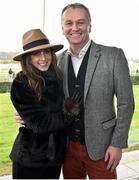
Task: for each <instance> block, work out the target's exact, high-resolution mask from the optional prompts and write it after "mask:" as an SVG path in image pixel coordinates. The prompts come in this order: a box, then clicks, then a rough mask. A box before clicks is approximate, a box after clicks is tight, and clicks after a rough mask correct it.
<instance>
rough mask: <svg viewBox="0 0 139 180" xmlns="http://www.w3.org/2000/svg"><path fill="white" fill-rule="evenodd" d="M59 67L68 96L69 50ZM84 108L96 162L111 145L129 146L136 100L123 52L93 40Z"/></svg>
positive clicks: (60, 58) (87, 136)
mask: <svg viewBox="0 0 139 180" xmlns="http://www.w3.org/2000/svg"><path fill="white" fill-rule="evenodd" d="M58 66H59V67H60V69H61V70H62V72H63V76H64V81H63V86H64V92H65V96H66V97H68V96H69V92H68V81H67V72H68V53H67V51H64V52H62V53H61V54H59V55H58ZM115 97H116V98H115ZM84 109H85V115H84V116H85V117H84V119H85V121H84V123H85V143H86V147H87V150H88V154H89V156H90V158H91V159H92V160H99V159H101V158H103V157H104V156H105V152H106V149H107V148H108V146H109V145H112V146H114V147H119V148H126V147H127V146H128V143H127V140H128V132H129V128H130V124H131V119H132V115H133V112H134V98H133V90H132V84H131V80H130V75H129V68H128V63H127V60H126V57H125V55H124V52H123V50H122V49H120V48H116V47H108V46H103V45H99V44H96V43H94V42H93V41H92V45H91V49H90V54H89V59H88V65H87V71H86V77H85V88H84Z"/></svg>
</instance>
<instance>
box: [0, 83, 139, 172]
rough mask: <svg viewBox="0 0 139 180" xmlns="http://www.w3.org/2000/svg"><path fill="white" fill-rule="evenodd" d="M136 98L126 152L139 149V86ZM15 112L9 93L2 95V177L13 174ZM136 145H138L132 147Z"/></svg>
mask: <svg viewBox="0 0 139 180" xmlns="http://www.w3.org/2000/svg"><path fill="white" fill-rule="evenodd" d="M134 96H135V104H136V106H135V112H134V116H133V120H132V123H131V128H130V131H129V144H130V147H129V148H127V149H125V150H123V151H124V152H125V151H131V150H136V149H139V85H135V86H134ZM14 112H15V109H14V108H13V106H12V104H11V101H10V97H9V93H2V94H0V122H1V123H0V175H7V174H10V173H11V161H10V159H9V153H10V150H11V147H12V144H13V142H14V139H15V137H16V134H17V131H18V124H17V123H16V122H15V119H14ZM134 144H138V145H135V146H132V145H134Z"/></svg>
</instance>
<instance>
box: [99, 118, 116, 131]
mask: <svg viewBox="0 0 139 180" xmlns="http://www.w3.org/2000/svg"><path fill="white" fill-rule="evenodd" d="M115 124H116V118H112V119H109V120H107V121H104V122H102V126H103V129H108V128H110V127H113V126H115Z"/></svg>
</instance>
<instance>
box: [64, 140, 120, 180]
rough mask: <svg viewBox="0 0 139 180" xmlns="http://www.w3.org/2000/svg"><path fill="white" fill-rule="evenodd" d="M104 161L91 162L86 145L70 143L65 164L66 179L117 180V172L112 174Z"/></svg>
mask: <svg viewBox="0 0 139 180" xmlns="http://www.w3.org/2000/svg"><path fill="white" fill-rule="evenodd" d="M106 167H107V163H106V162H105V161H104V159H101V160H97V161H94V160H91V159H90V158H89V156H88V153H87V149H86V146H85V145H82V144H80V142H72V141H71V142H70V143H69V146H68V149H67V154H66V157H65V160H64V164H63V177H64V179H86V177H87V175H88V178H89V179H117V174H116V170H115V172H113V173H111V172H110V171H108V170H107V169H106Z"/></svg>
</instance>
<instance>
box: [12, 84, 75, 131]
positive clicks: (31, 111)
mask: <svg viewBox="0 0 139 180" xmlns="http://www.w3.org/2000/svg"><path fill="white" fill-rule="evenodd" d="M11 101H12V103H13V105H14V107H15V109H16V110H17V112H18V113H19V115H20V116H21V117H22V119H23V120H24V121H25V124H26V127H27V128H29V129H32V131H33V132H34V133H39V134H41V133H50V132H54V131H57V130H60V129H63V128H64V127H66V126H68V125H69V124H70V123H71V122H72V120H73V118H72V117H67V116H66V117H65V115H64V114H63V110H62V106H61V107H58V108H57V109H54V111H53V112H52V111H49V110H48V109H49V108H47V107H46V106H44V105H42V104H41V103H40V102H39V101H38V100H37V99H36V96H35V93H34V92H33V91H32V90H31V89H30V88H25V86H24V85H23V84H22V83H19V82H16V81H14V82H13V84H12V87H11ZM48 107H49V104H48Z"/></svg>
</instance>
